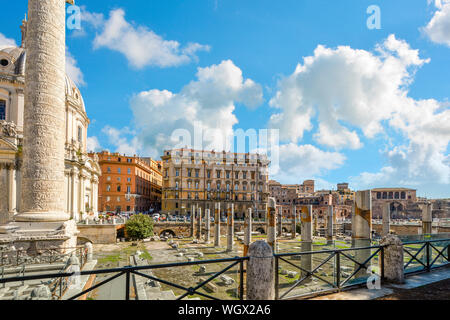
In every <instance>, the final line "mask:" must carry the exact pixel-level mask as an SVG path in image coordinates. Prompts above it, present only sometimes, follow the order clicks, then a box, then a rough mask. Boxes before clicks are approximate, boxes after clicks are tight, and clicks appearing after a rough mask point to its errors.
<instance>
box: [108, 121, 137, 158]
mask: <svg viewBox="0 0 450 320" xmlns="http://www.w3.org/2000/svg"><path fill="white" fill-rule="evenodd" d="M102 133H103V134H105V135H106V136H107V137H108V142H109V143H110V144H111V145H113V146H114V147H115V150H114V152H118V153H120V154H126V155H139V151H140V145H139V142H138V138H137V137H136V132H135V131H132V130H130V129H129V128H128V127H125V128H122V129H116V128H113V127H111V126H106V127H104V128H103V129H102Z"/></svg>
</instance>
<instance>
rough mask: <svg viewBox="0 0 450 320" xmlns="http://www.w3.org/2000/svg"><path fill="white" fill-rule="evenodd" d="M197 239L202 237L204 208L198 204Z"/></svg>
mask: <svg viewBox="0 0 450 320" xmlns="http://www.w3.org/2000/svg"><path fill="white" fill-rule="evenodd" d="M197 215H198V218H197V236H196V237H197V239H198V240H201V239H202V208H201V207H199V206H197Z"/></svg>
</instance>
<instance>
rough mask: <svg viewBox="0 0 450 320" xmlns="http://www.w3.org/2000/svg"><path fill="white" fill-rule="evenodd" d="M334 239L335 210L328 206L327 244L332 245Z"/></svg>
mask: <svg viewBox="0 0 450 320" xmlns="http://www.w3.org/2000/svg"><path fill="white" fill-rule="evenodd" d="M333 240H334V210H333V206H328V211H327V244H328V245H332V244H333Z"/></svg>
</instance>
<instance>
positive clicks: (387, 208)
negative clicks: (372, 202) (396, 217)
mask: <svg viewBox="0 0 450 320" xmlns="http://www.w3.org/2000/svg"><path fill="white" fill-rule="evenodd" d="M381 210H382V223H383V230H382V232H381V235H382V236H383V237H385V236H387V235H388V234H389V232H390V229H391V204H390V203H386V204H384V205H383V206H382V207H381Z"/></svg>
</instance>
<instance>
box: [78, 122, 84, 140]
mask: <svg viewBox="0 0 450 320" xmlns="http://www.w3.org/2000/svg"><path fill="white" fill-rule="evenodd" d="M78 142H79V143H83V128H82V127H81V126H78Z"/></svg>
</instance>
